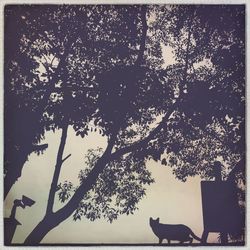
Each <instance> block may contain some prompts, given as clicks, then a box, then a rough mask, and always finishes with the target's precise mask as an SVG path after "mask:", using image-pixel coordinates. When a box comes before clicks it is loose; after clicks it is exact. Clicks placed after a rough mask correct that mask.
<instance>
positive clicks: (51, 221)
mask: <svg viewBox="0 0 250 250" xmlns="http://www.w3.org/2000/svg"><path fill="white" fill-rule="evenodd" d="M34 8H35V9H39V8H38V7H34ZM55 8H58V9H57V10H56V11H55V12H53V11H51V12H50V11H48V13H47V14H46V15H51V16H52V17H51V18H47V17H48V16H47V17H46V18H47V19H46V21H44V20H45V17H43V18H42V19H41V23H43V22H45V23H44V24H43V25H44V26H43V27H44V29H43V30H42V36H43V37H41V35H39V34H40V33H39V31H37V33H35V32H34V34H36V35H37V36H39V38H37V37H36V35H35V36H34V38H33V39H31V40H32V41H31V42H30V43H29V46H24V47H25V48H26V49H27V48H29V47H31V48H32V45H34V43H36V42H37V39H38V40H39V39H40V40H39V41H38V45H39V44H40V45H41V47H42V48H46V50H47V48H48V50H49V51H48V56H49V57H50V55H52V56H54V57H55V58H56V59H55V61H57V63H56V64H55V65H54V66H53V64H52V63H51V65H50V66H49V67H48V66H47V65H45V66H44V68H45V72H46V75H45V82H44V85H43V88H42V89H43V91H44V92H43V93H49V94H42V95H38V96H43V100H46V106H45V108H44V109H43V115H44V116H45V117H46V119H47V120H46V122H47V123H48V124H49V126H47V129H50V128H52V129H62V136H61V142H60V145H59V149H58V154H57V163H56V166H55V172H54V175H53V180H52V183H51V188H50V193H49V199H48V206H47V211H46V214H45V216H44V218H43V219H42V220H41V222H39V224H38V225H37V226H36V227H35V229H34V230H33V231H32V232H31V234H30V235H29V236H28V237H27V239H26V240H25V244H37V243H39V242H40V241H41V240H42V239H43V237H44V236H45V235H46V234H47V233H48V232H49V231H50V230H51V229H53V228H54V227H56V226H57V225H59V224H60V223H61V222H63V221H64V220H65V219H67V218H68V217H69V216H71V215H72V214H73V216H74V219H75V220H76V219H80V218H81V216H86V217H87V218H89V219H91V220H94V219H97V218H100V217H101V216H104V217H105V218H107V219H108V220H109V221H112V220H113V219H116V218H117V217H118V215H119V214H123V213H126V214H130V213H133V211H134V210H135V209H136V204H137V203H138V201H139V200H140V199H141V198H142V197H143V196H144V194H145V189H144V185H146V184H151V183H152V182H153V179H152V178H151V177H150V173H149V172H148V171H147V170H146V169H145V163H146V161H147V160H148V159H154V160H156V161H158V160H161V161H162V164H163V165H168V166H170V167H172V168H173V173H174V174H175V176H176V177H177V178H178V179H180V180H182V181H185V180H186V178H187V177H188V176H193V175H197V174H198V175H200V176H201V177H202V178H211V177H212V175H211V171H212V169H211V164H212V163H213V162H214V161H215V160H216V159H218V158H222V159H223V161H224V162H225V163H226V164H227V166H228V168H229V169H232V168H233V167H234V166H235V164H236V163H237V162H238V161H239V160H240V159H243V158H244V153H245V152H244V146H242V145H244V144H242V141H243V140H242V138H243V137H244V133H243V132H242V127H243V128H244V78H241V79H238V78H237V77H236V75H237V74H241V73H243V75H244V65H243V66H242V65H241V67H238V66H239V65H238V64H242V63H243V64H244V62H242V60H243V59H244V35H242V32H243V31H244V20H243V19H242V17H243V16H244V9H243V7H242V6H167V7H166V6H101V5H100V6H88V7H86V6H85V7H82V6H55ZM207 9H209V11H207ZM45 13H46V12H45ZM210 13H213V15H212V14H211V15H210ZM64 18H65V19H64ZM62 19H63V20H62ZM64 24H65V26H66V27H64V26H63V25H64ZM50 25H51V27H55V28H54V29H51V30H50ZM34 27H35V28H36V26H35V25H34ZM65 32H66V33H65ZM67 32H68V33H67ZM43 33H44V34H45V35H44V34H43ZM48 38H49V41H48V43H46V46H44V42H45V41H47V40H48ZM60 39H61V40H60ZM55 41H58V42H55ZM26 43H27V42H26ZM162 44H165V45H167V46H170V47H171V48H172V50H173V53H174V58H175V63H174V64H173V65H171V66H168V67H167V68H163V67H162V64H163V58H162V49H161V45H162ZM26 45H27V44H26ZM40 45H39V46H38V47H36V46H35V49H36V48H40ZM234 45H235V46H236V48H238V50H237V49H236V50H234V52H235V53H234V52H233V51H232V50H231V49H232V46H233V47H234ZM33 47H34V46H33ZM27 53H28V52H27ZM32 53H33V52H30V54H31V55H32ZM221 54H223V55H227V56H231V55H233V54H234V55H235V56H238V57H239V58H238V63H235V64H233V63H232V64H231V65H230V67H227V66H224V65H223V63H226V62H227V61H228V59H227V58H226V57H222V56H221ZM41 58H42V56H41V51H38V55H37V56H36V62H38V61H40V63H43V60H42V59H41ZM46 68H47V69H46ZM239 68H240V69H239ZM238 70H239V71H238ZM237 72H238V73H237ZM232 75H234V77H235V78H234V79H233V77H232ZM40 79H41V76H40ZM238 80H239V81H238ZM37 86H38V85H37V84H36V86H35V88H34V89H33V90H34V92H35V93H37V89H36V87H37ZM48 89H49V92H48ZM52 94H53V96H52ZM44 96H47V98H44ZM48 97H50V98H48ZM38 98H39V97H38ZM232 101H233V102H232ZM238 101H239V102H238ZM160 119H161V120H160ZM70 125H72V126H73V128H74V129H75V131H76V135H81V136H82V137H84V136H86V135H87V134H88V132H89V130H90V128H91V127H94V128H95V129H98V130H99V131H100V133H101V134H102V135H103V136H105V137H106V138H107V147H106V149H98V150H97V151H93V150H89V151H88V154H87V156H86V165H87V166H86V168H85V169H84V170H82V171H81V172H80V174H79V179H80V185H79V186H78V187H74V186H73V184H72V183H70V182H65V183H58V178H59V174H60V170H61V166H62V164H63V162H64V161H65V160H66V159H67V158H68V157H69V156H67V157H65V158H63V151H64V146H65V143H66V138H67V128H68V126H70ZM239 145H240V146H239ZM228 172H229V171H227V169H225V171H224V173H223V174H224V178H226V176H227V175H228ZM57 191H58V194H59V200H60V201H62V202H65V201H67V203H66V204H65V205H64V206H63V207H62V208H60V209H59V210H57V211H53V204H54V200H55V194H56V192H57ZM93 194H94V195H93Z"/></svg>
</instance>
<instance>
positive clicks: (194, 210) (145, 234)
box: [5, 128, 217, 243]
mask: <svg viewBox="0 0 250 250" xmlns="http://www.w3.org/2000/svg"><path fill="white" fill-rule="evenodd" d="M59 139H60V131H57V132H56V133H53V132H48V133H47V134H46V138H45V140H44V141H43V142H42V143H48V144H49V147H48V149H47V150H46V151H45V153H44V154H43V155H40V156H37V155H36V154H32V155H30V157H29V160H28V161H27V162H26V164H25V166H24V168H23V173H22V176H21V178H20V179H19V180H18V182H17V183H16V184H15V185H14V186H13V188H12V189H11V191H10V193H9V195H8V197H7V199H6V208H5V217H8V216H9V215H10V210H11V207H12V204H13V200H14V199H20V198H21V197H22V195H26V196H28V197H30V198H32V199H33V200H35V201H36V203H35V204H34V205H33V206H32V207H26V208H25V209H22V208H18V209H17V214H16V218H17V220H18V221H19V222H20V223H21V224H22V225H21V226H18V227H17V230H16V233H15V235H14V238H13V243H22V242H23V241H24V240H25V238H26V236H27V235H28V234H29V233H30V232H31V231H32V229H33V228H34V227H35V225H36V224H37V223H38V222H39V221H40V220H41V219H42V217H43V215H44V213H45V208H46V204H47V198H48V191H49V187H50V182H51V179H52V173H53V170H54V166H55V161H56V154H57V150H58V145H59ZM105 146H106V141H105V138H104V137H102V136H100V135H99V134H98V133H91V134H90V135H89V136H88V137H86V138H85V139H82V138H81V137H80V136H75V134H74V131H73V129H72V128H70V129H69V135H68V141H67V144H66V148H65V152H64V156H67V155H68V154H69V153H71V154H72V156H71V157H70V158H69V159H68V160H67V161H66V162H65V163H64V165H63V166H62V171H61V176H60V181H64V180H70V181H72V182H74V183H77V175H78V173H79V170H80V169H81V168H83V167H84V155H85V154H86V152H87V149H88V148H96V147H103V148H105ZM147 168H148V169H149V170H150V171H151V172H152V175H153V177H154V179H155V183H153V184H151V185H150V186H148V188H147V192H146V193H147V196H146V197H145V198H144V199H142V201H141V202H140V203H139V210H137V211H136V212H135V214H134V215H129V216H127V215H122V216H120V217H119V218H118V219H117V220H116V221H114V222H113V223H112V224H110V223H109V222H107V221H105V220H103V219H101V220H96V221H94V222H91V221H89V220H87V219H85V218H84V217H83V218H82V220H81V221H77V222H75V221H73V218H72V217H70V218H68V219H67V220H66V221H65V222H64V223H61V224H60V225H59V226H58V227H57V228H55V229H53V230H52V231H50V232H49V233H48V234H47V236H46V237H45V238H44V239H43V241H42V242H43V243H158V238H157V237H156V236H155V235H154V234H153V232H152V230H151V228H150V226H149V217H153V218H157V217H160V222H161V223H166V224H185V225H187V226H189V227H190V228H191V229H192V230H193V232H194V233H195V234H196V235H197V236H199V237H201V234H202V231H203V221H202V206H201V192H200V178H199V177H198V176H196V177H192V178H189V179H188V180H187V182H185V183H183V182H180V181H178V180H176V179H175V178H174V175H173V174H172V173H171V169H170V168H169V167H167V166H163V165H161V163H160V162H155V161H153V160H151V161H149V162H148V163H147ZM58 206H60V204H56V206H55V207H58ZM216 238H217V235H216V234H212V233H211V234H210V235H209V238H208V241H209V242H216ZM194 242H195V241H194Z"/></svg>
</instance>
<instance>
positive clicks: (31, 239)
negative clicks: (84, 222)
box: [24, 214, 62, 246]
mask: <svg viewBox="0 0 250 250" xmlns="http://www.w3.org/2000/svg"><path fill="white" fill-rule="evenodd" d="M60 222H62V220H60V218H59V217H58V216H56V215H55V214H50V215H45V217H44V218H43V219H42V220H41V221H40V222H39V223H38V224H37V226H36V227H35V229H34V230H33V231H32V232H31V233H30V234H29V236H28V237H27V238H26V239H25V241H24V244H25V245H29V246H31V245H38V244H39V242H41V240H42V239H43V238H44V236H45V235H46V234H47V233H48V232H49V231H50V230H51V229H53V228H55V227H56V226H57V225H58V224H60Z"/></svg>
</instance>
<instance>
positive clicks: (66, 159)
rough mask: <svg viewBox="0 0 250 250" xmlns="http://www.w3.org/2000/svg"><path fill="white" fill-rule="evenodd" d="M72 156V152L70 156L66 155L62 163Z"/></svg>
mask: <svg viewBox="0 0 250 250" xmlns="http://www.w3.org/2000/svg"><path fill="white" fill-rule="evenodd" d="M70 156H71V154H69V155H68V156H66V157H65V158H64V159H63V160H62V163H64V162H65V161H66V160H67V159H68V158H69V157H70Z"/></svg>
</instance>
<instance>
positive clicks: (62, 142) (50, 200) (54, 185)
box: [46, 122, 68, 214]
mask: <svg viewBox="0 0 250 250" xmlns="http://www.w3.org/2000/svg"><path fill="white" fill-rule="evenodd" d="M67 131H68V122H66V123H65V125H63V127H62V136H61V140H60V145H59V148H58V153H57V158H56V166H55V171H54V175H53V179H52V182H51V186H50V191H49V198H48V204H47V210H46V214H49V213H51V212H52V211H53V204H54V199H55V193H56V188H57V184H58V179H59V175H60V172H61V167H62V164H63V151H64V147H65V144H66V139H67Z"/></svg>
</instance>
